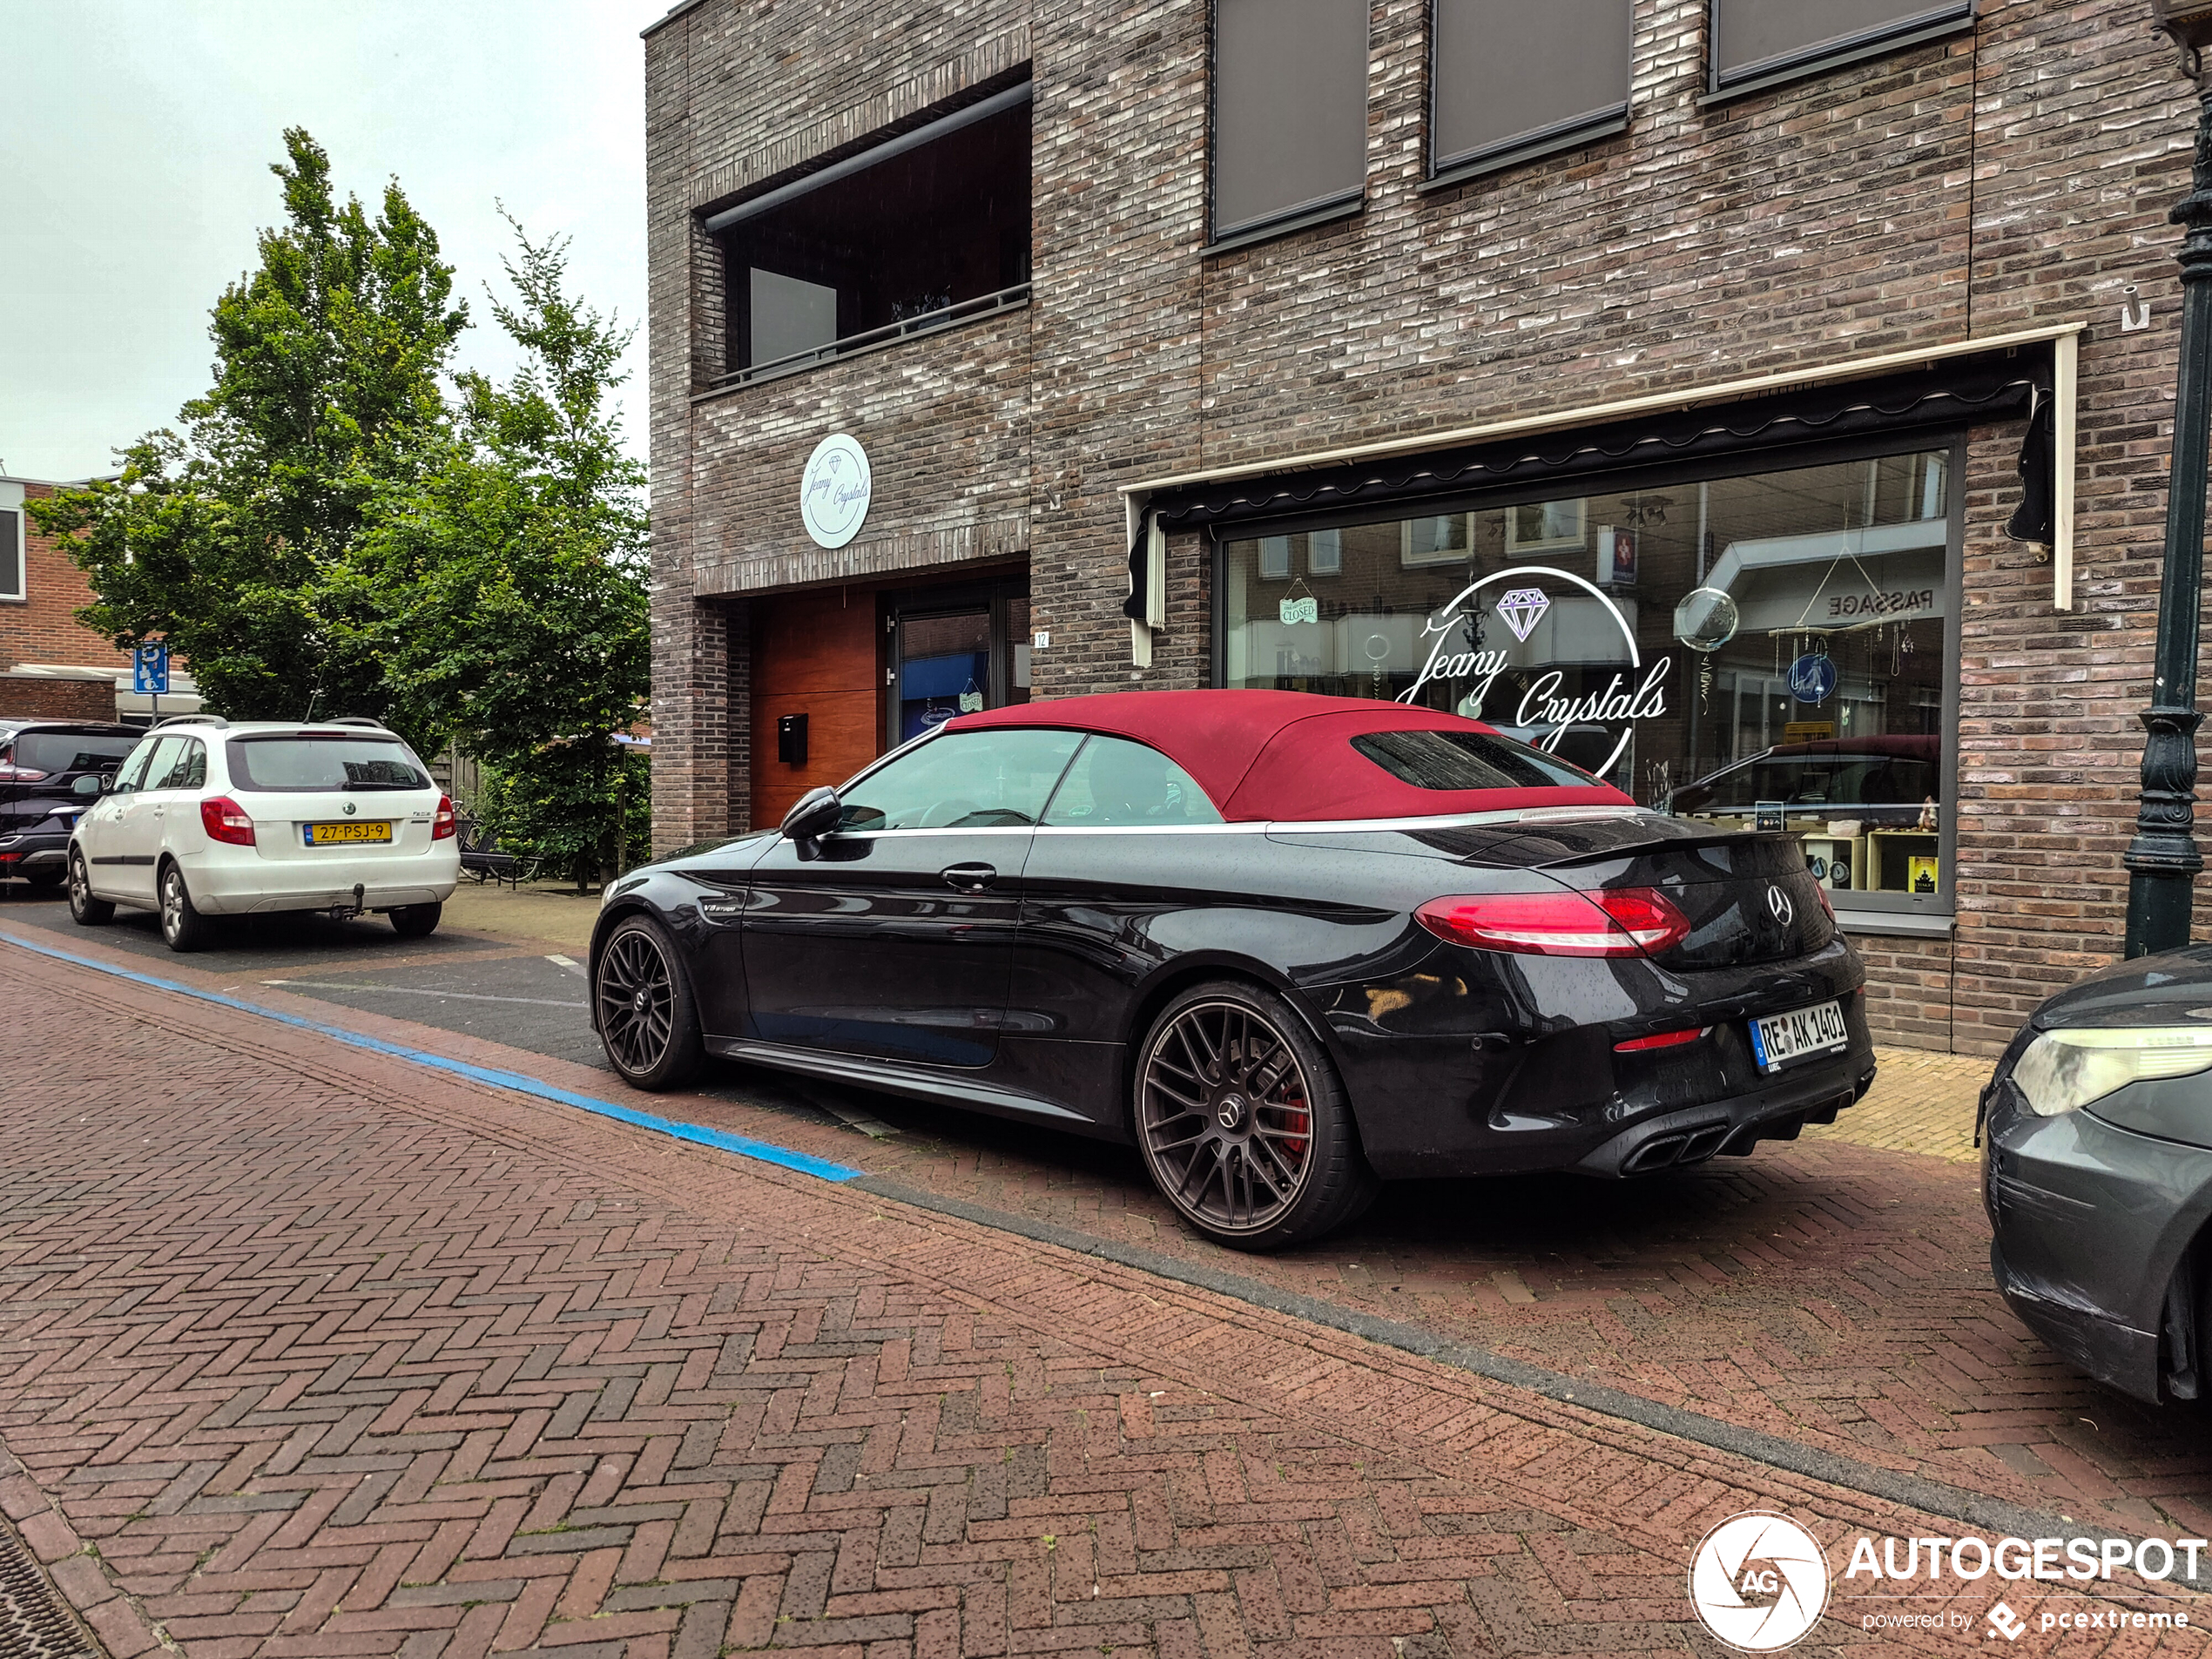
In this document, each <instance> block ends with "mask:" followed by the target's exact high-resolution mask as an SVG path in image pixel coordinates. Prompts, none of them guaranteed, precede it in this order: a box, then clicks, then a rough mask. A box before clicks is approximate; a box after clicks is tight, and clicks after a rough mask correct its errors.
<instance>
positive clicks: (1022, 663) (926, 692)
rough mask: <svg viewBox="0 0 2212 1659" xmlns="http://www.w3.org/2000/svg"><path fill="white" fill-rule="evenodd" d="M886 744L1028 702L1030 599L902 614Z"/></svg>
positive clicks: (994, 600)
mask: <svg viewBox="0 0 2212 1659" xmlns="http://www.w3.org/2000/svg"><path fill="white" fill-rule="evenodd" d="M892 637H893V640H894V649H895V651H896V660H895V662H894V666H893V671H892V681H893V685H894V706H893V709H892V711H891V722H890V725H891V732H890V734H889V735H890V738H891V741H892V742H893V743H894V744H900V743H905V742H907V741H908V740H909V739H911V738H918V737H920V736H921V734H922V733H923V732H927V731H930V730H932V729H933V728H934V727H936V726H941V725H944V723H945V722H946V721H948V720H949V719H951V718H953V717H954V715H956V714H973V713H974V712H975V711H978V710H981V709H995V708H1003V707H1004V706H1005V705H1008V704H1009V703H1027V702H1028V700H1029V601H1028V598H1027V597H1023V596H1019V595H1008V596H1004V597H993V598H990V599H988V600H985V601H982V602H980V603H972V604H967V605H964V606H962V607H961V608H960V609H958V610H920V609H919V608H917V609H914V610H903V609H902V610H899V611H898V612H897V613H896V615H895V617H894V621H893V628H892Z"/></svg>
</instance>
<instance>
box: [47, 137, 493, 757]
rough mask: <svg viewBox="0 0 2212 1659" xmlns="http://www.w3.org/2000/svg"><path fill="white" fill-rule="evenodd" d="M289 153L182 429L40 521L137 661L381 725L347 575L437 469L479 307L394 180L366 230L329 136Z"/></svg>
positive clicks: (303, 141) (270, 706) (247, 695)
mask: <svg viewBox="0 0 2212 1659" xmlns="http://www.w3.org/2000/svg"><path fill="white" fill-rule="evenodd" d="M284 140H285V150H286V154H287V159H286V160H285V161H283V162H280V163H277V164H275V165H273V167H272V169H271V171H272V172H274V173H275V174H276V176H277V177H278V178H279V179H281V180H282V181H283V187H284V211H285V216H284V223H283V224H282V225H281V226H279V227H278V228H275V229H273V230H267V231H265V232H263V233H261V237H260V266H259V268H258V269H256V270H254V271H253V272H251V273H248V274H247V275H246V276H245V277H243V278H241V279H240V280H239V281H238V282H236V283H233V285H232V286H231V287H229V288H227V289H226V290H225V292H224V293H223V295H222V297H221V299H220V300H218V301H217V302H216V305H215V308H214V312H213V315H212V320H211V323H210V327H209V331H208V332H209V334H210V337H211V338H212V341H213V342H214V346H215V353H216V361H215V365H214V374H215V383H214V385H213V386H212V388H210V389H209V391H208V392H207V393H206V395H204V396H201V397H199V398H195V399H193V400H192V401H191V402H189V403H187V404H185V407H184V409H183V411H182V421H183V425H184V431H183V433H182V434H181V435H179V433H178V432H176V431H174V430H171V429H166V428H165V429H163V430H160V431H157V432H152V433H149V434H148V435H145V437H143V438H141V439H139V440H138V442H136V443H134V444H132V445H131V446H130V447H129V448H127V449H126V450H125V451H124V454H123V469H122V473H121V475H120V476H119V477H118V478H116V479H115V480H113V481H111V482H105V481H104V482H96V483H93V484H91V485H90V486H87V487H85V488H84V489H74V490H67V491H62V492H58V493H57V495H56V496H54V497H53V498H52V499H51V501H49V502H40V503H37V505H36V506H34V508H33V509H32V510H33V512H34V514H35V515H36V516H37V518H38V520H39V523H40V527H41V528H42V529H45V530H46V531H48V532H49V533H50V534H53V533H60V534H69V535H74V536H77V537H78V550H77V558H78V563H80V564H82V565H83V566H84V569H85V570H86V572H87V573H88V574H89V576H90V577H91V585H92V590H93V591H94V592H95V593H96V594H97V595H98V599H97V600H96V601H95V602H94V604H92V605H91V607H89V608H88V610H86V611H85V612H84V620H85V621H86V622H87V623H88V624H90V625H91V626H92V627H93V628H95V629H97V630H98V631H100V632H102V633H105V634H106V635H108V636H109V637H111V638H112V639H114V640H115V641H116V643H117V644H121V645H126V646H127V645H129V644H133V643H135V642H136V641H138V640H140V639H145V638H149V637H165V638H166V639H167V640H168V641H169V643H170V644H171V646H172V649H174V650H175V651H179V653H181V654H182V655H183V656H185V657H186V658H189V659H190V660H191V663H192V674H193V678H194V679H195V680H196V681H197V682H198V684H199V687H200V690H201V693H202V695H203V697H204V698H206V702H207V703H208V705H209V706H210V707H212V708H213V709H216V710H218V711H221V712H223V713H225V714H227V715H230V716H233V717H237V718H302V717H304V716H306V715H307V714H308V713H310V712H311V711H315V712H326V713H331V712H349V713H366V714H382V713H385V712H387V711H388V709H389V703H390V699H389V698H388V693H387V691H386V688H385V685H384V677H383V674H382V672H381V669H380V667H379V665H378V664H376V663H375V662H374V660H373V659H370V658H365V657H363V656H362V655H361V654H360V653H359V652H358V651H357V650H355V649H354V648H353V646H354V640H355V634H354V631H352V630H350V629H349V628H348V626H347V624H348V623H349V621H352V620H354V618H349V617H347V614H346V613H345V611H344V610H343V608H342V597H344V596H349V595H350V594H351V592H352V591H353V590H352V589H351V588H350V587H349V585H348V584H347V583H345V582H343V581H342V580H338V581H335V582H334V580H333V578H334V577H341V576H342V573H343V572H344V571H345V570H346V569H347V564H348V562H349V560H350V558H351V556H352V553H353V550H354V543H355V542H356V540H357V539H358V538H359V536H360V535H361V531H362V529H363V527H364V524H365V523H366V520H367V516H368V512H369V510H370V508H371V506H372V504H373V503H374V502H376V501H378V500H379V499H380V498H381V497H384V496H388V495H389V493H390V492H391V491H392V489H394V487H395V485H401V484H404V483H407V482H410V481H413V480H415V479H416V478H418V477H420V475H421V472H422V469H423V468H424V465H425V463H426V462H427V461H428V459H429V457H430V456H431V455H434V454H435V451H436V449H437V448H438V442H437V440H438V437H439V435H440V434H441V432H442V429H443V428H444V425H445V422H446V410H445V405H444V401H443V398H442V395H441V390H440V381H439V377H440V374H441V373H442V370H443V368H444V367H445V364H446V361H447V359H448V355H449V354H450V353H451V351H452V348H453V345H454V342H455V340H456V339H457V338H458V337H459V335H460V334H461V332H462V329H463V328H464V327H467V324H468V309H467V307H466V306H465V305H462V304H461V303H459V302H457V301H455V300H454V299H453V275H454V273H453V268H452V266H448V265H447V264H446V263H444V261H442V260H441V259H440V258H439V256H438V239H437V234H436V233H435V232H434V231H433V230H432V229H431V228H430V226H428V224H427V223H426V222H425V221H424V220H423V219H421V216H420V215H419V214H417V213H416V212H415V210H414V208H413V207H412V206H410V205H409V204H408V199H407V197H406V194H405V193H404V192H402V191H401V189H400V187H399V185H398V183H397V182H396V181H395V182H393V183H392V184H390V185H388V186H387V187H386V189H385V192H384V197H383V205H382V211H381V212H380V213H378V214H377V215H376V216H375V217H374V219H372V218H371V217H370V216H369V214H368V210H367V209H366V208H364V207H363V206H362V205H361V202H360V200H359V199H355V198H352V197H348V198H347V200H346V202H345V204H344V205H343V206H341V205H339V203H338V202H337V200H336V199H335V198H334V194H333V192H332V188H331V182H330V159H329V157H328V156H327V154H326V153H325V152H324V151H323V149H322V147H321V146H320V145H318V144H317V143H316V142H315V141H314V138H311V137H310V136H309V135H308V134H307V132H305V131H303V130H300V129H298V128H293V129H292V130H289V131H287V132H286V133H285V135H284Z"/></svg>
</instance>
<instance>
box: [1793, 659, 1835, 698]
mask: <svg viewBox="0 0 2212 1659" xmlns="http://www.w3.org/2000/svg"><path fill="white" fill-rule="evenodd" d="M1835 694H1836V664H1835V663H1834V661H1833V660H1832V659H1831V658H1826V657H1816V656H1813V655H1812V654H1811V652H1807V653H1806V654H1805V655H1804V656H1803V657H1800V658H1797V661H1796V662H1794V663H1792V664H1790V695H1791V696H1792V697H1794V698H1797V701H1798V702H1800V703H1810V704H1811V705H1814V706H1815V707H1816V708H1817V707H1818V706H1819V705H1821V704H1823V703H1825V702H1826V701H1827V700H1828V699H1829V698H1831V697H1833V696H1834V695H1835Z"/></svg>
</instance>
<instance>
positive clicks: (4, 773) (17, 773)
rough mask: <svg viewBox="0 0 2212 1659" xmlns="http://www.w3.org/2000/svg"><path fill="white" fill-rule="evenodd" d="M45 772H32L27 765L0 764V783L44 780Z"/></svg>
mask: <svg viewBox="0 0 2212 1659" xmlns="http://www.w3.org/2000/svg"><path fill="white" fill-rule="evenodd" d="M45 778H46V774H45V773H44V772H33V771H32V770H31V769H30V767H29V766H0V783H10V784H36V783H43V782H44V781H45Z"/></svg>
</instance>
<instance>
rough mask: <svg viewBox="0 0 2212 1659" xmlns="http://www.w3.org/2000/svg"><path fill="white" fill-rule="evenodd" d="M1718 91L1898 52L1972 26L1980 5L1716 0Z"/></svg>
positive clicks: (1937, 0)
mask: <svg viewBox="0 0 2212 1659" xmlns="http://www.w3.org/2000/svg"><path fill="white" fill-rule="evenodd" d="M1711 6H1712V39H1711V57H1712V69H1711V79H1712V87H1713V90H1714V91H1716V92H1723V91H1730V90H1731V89H1733V88H1736V87H1741V86H1749V85H1752V84H1758V85H1764V84H1768V83H1770V82H1771V81H1776V80H1780V79H1784V78H1791V77H1794V76H1797V75H1800V74H1813V73H1817V72H1818V71H1821V70H1823V69H1826V68H1829V67H1831V66H1833V65H1835V64H1842V63H1849V62H1851V61H1852V60H1853V59H1856V58H1860V57H1868V56H1871V55H1873V54H1875V53H1878V52H1881V51H1893V50H1896V49H1898V48H1900V47H1902V46H1904V45H1906V44H1910V43H1912V42H1913V41H1916V40H1922V39H1925V38H1928V37H1932V36H1933V35H1936V34H1939V33H1942V32H1944V31H1946V30H1951V29H1955V28H1959V27H1963V26H1965V25H1966V24H1971V23H1972V22H1973V17H1974V0H1711Z"/></svg>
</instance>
